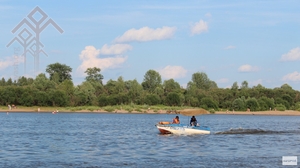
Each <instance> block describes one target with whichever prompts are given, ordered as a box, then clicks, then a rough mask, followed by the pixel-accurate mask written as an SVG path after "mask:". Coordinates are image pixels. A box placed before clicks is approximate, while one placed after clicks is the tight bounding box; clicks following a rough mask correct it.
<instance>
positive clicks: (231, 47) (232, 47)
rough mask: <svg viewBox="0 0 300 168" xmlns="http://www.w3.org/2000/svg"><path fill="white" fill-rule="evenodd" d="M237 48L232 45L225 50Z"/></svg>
mask: <svg viewBox="0 0 300 168" xmlns="http://www.w3.org/2000/svg"><path fill="white" fill-rule="evenodd" d="M235 48H236V46H232V45H230V46H227V47H225V48H224V50H230V49H235Z"/></svg>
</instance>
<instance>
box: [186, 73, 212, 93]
mask: <svg viewBox="0 0 300 168" xmlns="http://www.w3.org/2000/svg"><path fill="white" fill-rule="evenodd" d="M193 84H194V85H195V86H196V87H197V88H198V89H203V90H208V89H211V88H217V87H218V86H217V84H216V83H215V82H213V81H211V80H210V79H209V78H208V76H207V75H206V73H204V72H197V73H194V74H193V75H192V81H191V82H189V83H188V85H193ZM188 87H189V86H188Z"/></svg>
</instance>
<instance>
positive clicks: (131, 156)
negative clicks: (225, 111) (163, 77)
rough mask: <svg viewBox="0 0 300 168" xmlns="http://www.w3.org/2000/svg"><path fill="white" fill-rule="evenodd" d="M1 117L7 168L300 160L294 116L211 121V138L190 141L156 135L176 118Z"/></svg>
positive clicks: (1, 159) (2, 161)
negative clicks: (159, 125) (159, 127)
mask: <svg viewBox="0 0 300 168" xmlns="http://www.w3.org/2000/svg"><path fill="white" fill-rule="evenodd" d="M0 116H1V117H0V130H1V138H0V167H279V166H281V165H282V160H281V159H282V156H298V155H299V154H300V148H298V144H299V142H300V136H299V135H300V134H299V133H300V130H299V121H298V120H299V119H300V118H299V117H295V116H235V115H230V116H227V115H206V116H203V117H201V118H197V119H198V120H199V121H200V123H201V124H205V125H208V126H210V127H211V131H212V133H211V134H210V135H184V136H182V135H180V136H178V135H161V134H160V133H159V131H158V130H157V129H156V127H155V124H156V123H157V122H159V121H169V120H171V119H172V118H173V117H174V116H173V115H170V114H169V115H167V114H94V113H85V114H82V113H80V114H78V113H59V114H56V115H52V114H50V113H10V114H9V115H6V113H0ZM184 121H186V122H188V121H189V118H188V117H181V122H184Z"/></svg>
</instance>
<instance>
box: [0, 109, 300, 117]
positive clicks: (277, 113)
mask: <svg viewBox="0 0 300 168" xmlns="http://www.w3.org/2000/svg"><path fill="white" fill-rule="evenodd" d="M53 111H58V112H78V113H87V112H93V113H133V114H143V113H146V114H177V113H179V111H180V110H152V109H151V108H149V109H141V110H139V111H128V110H124V109H122V110H118V109H116V110H111V111H106V110H105V109H92V108H91V109H88V108H86V109H85V108H78V107H77V108H63V107H59V108H55V107H16V108H12V109H8V108H4V107H2V108H0V112H5V113H6V112H40V113H46V112H50V113H51V112H53ZM214 114H222V115H289V116H300V111H294V110H286V111H254V112H252V111H216V112H215V113H214Z"/></svg>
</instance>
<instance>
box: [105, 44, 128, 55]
mask: <svg viewBox="0 0 300 168" xmlns="http://www.w3.org/2000/svg"><path fill="white" fill-rule="evenodd" d="M129 50H132V46H131V45H129V44H114V45H111V46H108V45H107V44H105V45H104V46H102V48H101V49H100V54H101V55H119V54H123V53H125V52H127V51H129Z"/></svg>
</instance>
